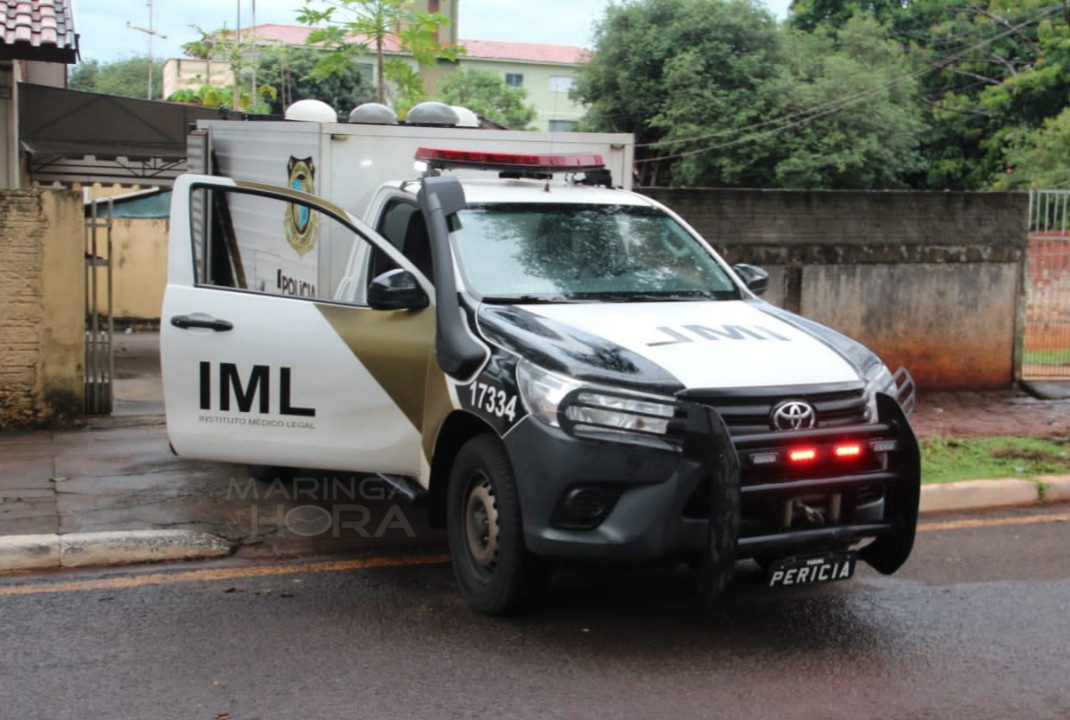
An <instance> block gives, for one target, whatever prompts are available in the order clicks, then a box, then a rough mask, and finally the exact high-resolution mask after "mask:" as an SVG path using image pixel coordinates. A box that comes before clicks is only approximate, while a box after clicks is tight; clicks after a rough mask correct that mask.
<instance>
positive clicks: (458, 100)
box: [439, 69, 536, 130]
mask: <svg viewBox="0 0 1070 720" xmlns="http://www.w3.org/2000/svg"><path fill="white" fill-rule="evenodd" d="M439 95H440V96H441V98H442V101H443V102H445V103H448V104H450V105H463V106H464V107H466V108H468V109H469V110H471V111H472V112H474V113H476V114H477V115H481V116H483V117H485V118H487V119H488V120H493V121H494V122H496V123H500V124H502V125H505V126H506V127H509V128H512V129H514V130H527V129H528V126H529V125H530V123H531V121H532V120H534V119H535V115H536V110H535V107H534V106H533V105H526V104H524V100H525V99H526V98H527V96H528V94H527V91H526V90H524V88H519V87H510V86H509V85H507V84H506V83H505V79H504V78H503V77H502V76H501V75H498V74H497V73H493V72H490V71H488V70H469V69H459V70H457V71H455V72H453V73H452V74H450V76H449V77H447V78H446V79H445V80H443V81H442V84H441V85H440V86H439Z"/></svg>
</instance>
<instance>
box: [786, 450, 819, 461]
mask: <svg viewBox="0 0 1070 720" xmlns="http://www.w3.org/2000/svg"><path fill="white" fill-rule="evenodd" d="M788 460H791V461H792V462H796V463H803V462H812V461H814V460H817V450H814V449H813V448H798V449H796V450H791V451H789V452H788Z"/></svg>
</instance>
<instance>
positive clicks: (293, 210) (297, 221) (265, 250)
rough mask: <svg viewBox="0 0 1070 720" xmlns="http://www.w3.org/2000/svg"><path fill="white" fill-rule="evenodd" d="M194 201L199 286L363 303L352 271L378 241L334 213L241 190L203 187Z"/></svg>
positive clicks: (195, 251)
mask: <svg viewBox="0 0 1070 720" xmlns="http://www.w3.org/2000/svg"><path fill="white" fill-rule="evenodd" d="M190 200H191V204H190V210H191V214H192V217H191V218H190V220H191V224H192V228H193V233H192V234H193V237H192V239H193V256H194V262H195V263H196V267H195V268H194V273H195V274H194V277H195V278H196V283H197V285H200V286H210V287H219V288H233V289H237V290H246V291H251V292H257V293H263V294H265V295H280V296H285V297H300V298H309V299H314V300H342V301H345V302H352V303H355V304H363V295H362V294H359V295H358V294H357V293H355V292H352V291H347V285H352V282H351V281H348V280H347V278H346V277H345V270H346V268H347V267H348V266H349V265H350V264H351V263H350V261H351V260H352V258H354V257H355V256H360V255H361V254H364V255H366V254H367V253H368V252H369V251H370V249H371V247H372V246H371V245H370V244H369V243H368V242H367V241H366V240H365V239H364V238H363V237H362V236H361V235H359V234H358V233H357V232H355V231H354V230H353V229H352V228H351V227H349V226H348V225H347V224H345V223H343V222H342V221H340V220H338V219H337V218H335V217H334V216H333V215H330V214H329V213H326V212H324V211H322V210H319V209H317V208H315V207H313V206H310V205H306V204H304V203H292V202H289V201H288V200H284V199H281V198H275V197H267V196H264V195H258V194H255V193H251V192H247V191H243V190H241V189H240V188H229V187H198V188H196V189H194V191H193V195H192V197H191V198H190Z"/></svg>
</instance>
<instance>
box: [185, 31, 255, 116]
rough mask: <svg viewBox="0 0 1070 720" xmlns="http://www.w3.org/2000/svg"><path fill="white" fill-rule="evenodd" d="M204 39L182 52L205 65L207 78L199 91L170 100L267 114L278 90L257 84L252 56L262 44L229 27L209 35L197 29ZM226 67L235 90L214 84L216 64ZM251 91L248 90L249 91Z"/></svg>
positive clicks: (188, 44)
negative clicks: (253, 49) (251, 51)
mask: <svg viewBox="0 0 1070 720" xmlns="http://www.w3.org/2000/svg"><path fill="white" fill-rule="evenodd" d="M194 29H196V31H197V32H198V33H199V34H200V38H198V39H197V40H192V41H190V42H188V43H185V44H184V45H182V52H184V53H185V54H186V55H187V56H189V57H191V58H194V59H196V60H203V61H204V63H205V69H206V72H205V74H206V75H207V77H206V78H204V79H203V84H202V85H201V86H200V87H198V88H196V89H190V88H186V89H183V90H179V91H178V92H176V93H174V94H173V95H172V96H171V97H170V98H169V99H170V100H174V101H176V102H193V103H201V104H204V105H206V106H209V107H215V106H217V105H226V106H228V107H232V108H235V109H239V110H245V111H247V112H267V111H268V101H271V100H274V98H275V95H276V90H275V88H274V87H273V86H271V85H270V84H267V83H264V84H259V85H258V84H257V83H255V82H254V81H253V76H254V65H253V62H254V61H253V56H252V54H250V53H249V52H248V49H249V48H250V47H253V46H255V45H256V44H257V43H258V42H259V40H258V39H257V38H256V37H253V36H251V35H248V34H247V33H245V32H242V33H241V35H240V36H239V34H238V33H237V32H235V31H233V30H229V29H227V27H226V26H223V27H222V28H220V29H218V30H213V31H211V32H206V31H204V30H202V29H201V28H200V27H197V26H194ZM213 62H216V63H223V64H225V65H226V66H227V68H228V69H229V70H230V73H231V78H232V81H231V87H230V88H229V89H228V88H222V87H218V86H215V85H213V84H212V83H211V81H212V79H213V76H212V63H213ZM247 81H248V82H247ZM246 87H248V89H245V88H246Z"/></svg>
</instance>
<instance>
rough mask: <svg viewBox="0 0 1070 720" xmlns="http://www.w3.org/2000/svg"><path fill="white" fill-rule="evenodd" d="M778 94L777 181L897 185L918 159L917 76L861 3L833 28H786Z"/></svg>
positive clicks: (913, 169) (806, 185) (811, 184)
mask: <svg viewBox="0 0 1070 720" xmlns="http://www.w3.org/2000/svg"><path fill="white" fill-rule="evenodd" d="M788 48H789V51H788V52H787V58H788V61H787V72H786V74H785V78H786V83H785V84H784V86H783V87H782V88H780V90H779V91H778V94H780V95H781V96H782V97H784V98H785V99H786V102H785V104H784V105H783V106H782V107H781V108H780V110H779V112H780V117H781V120H780V121H779V123H776V124H774V125H772V126H770V129H771V130H772V129H776V130H777V143H778V145H779V149H780V151H781V152H782V153H783V159H781V160H780V161H779V162H778V163H777V164H776V166H775V173H776V181H777V185H779V186H781V187H797V188H840V189H865V188H896V187H905V186H906V185H907V181H908V179H909V178H910V176H911V174H912V173H915V172H916V171H917V170H918V168H919V167H920V166H921V155H920V153H919V152H918V145H919V141H920V137H921V134H922V132H923V131H924V129H925V125H924V121H923V109H922V108H921V107H920V106H919V104H918V101H917V100H916V94H917V80H916V78H915V77H914V76H913V75H912V74H911V73H910V72H909V68H908V66H907V60H906V57H905V54H904V52H903V50H902V48H901V47H900V46H899V44H898V43H895V42H894V41H892V40H890V39H889V38H888V35H887V32H886V30H885V29H884V28H883V27H882V26H881V25H880V24H879V23H878V22H877V21H876V19H875V18H874V17H873V15H872V14H871V13H869V12H868V11H860V12H856V14H855V15H853V16H852V17H851V18H850V19H848V20H847V22H846V23H845V25H844V26H843V27H842V28H841V29H840V30H839V32H837V33H835V34H833V33H831V32H827V31H823V30H819V31H818V32H816V33H812V34H807V33H802V32H798V31H795V32H791V33H789V35H788Z"/></svg>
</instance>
